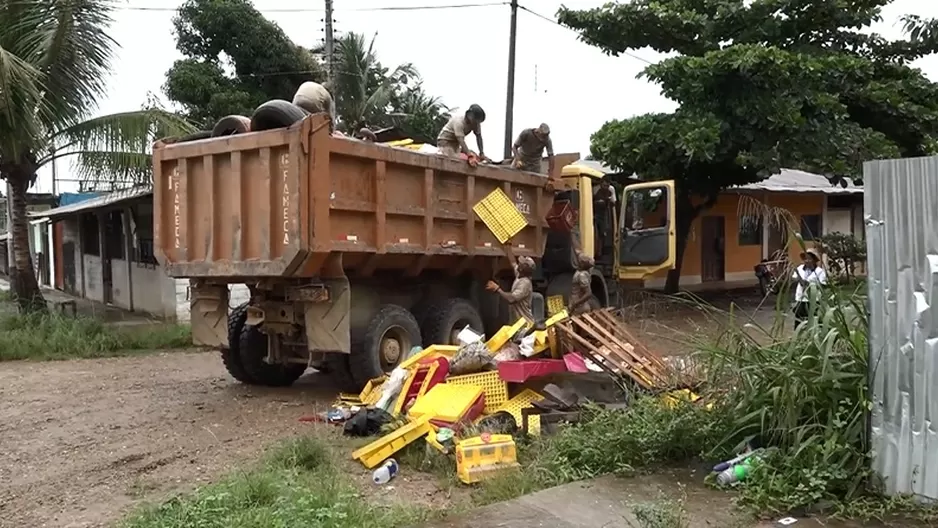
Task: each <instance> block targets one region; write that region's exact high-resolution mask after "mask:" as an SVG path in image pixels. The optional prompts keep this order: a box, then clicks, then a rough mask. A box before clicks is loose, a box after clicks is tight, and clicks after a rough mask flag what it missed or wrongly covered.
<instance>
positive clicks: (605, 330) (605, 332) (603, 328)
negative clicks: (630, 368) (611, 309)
mask: <svg viewBox="0 0 938 528" xmlns="http://www.w3.org/2000/svg"><path fill="white" fill-rule="evenodd" d="M590 315H591V314H588V313H586V314H583V315H580V316H578V317H577V319H580V320H583V321H587V322H589V324H590V325H592V326H593V327H595V328H596V330H597V331H598V332H599V333H600V334H601V335H600V336H595V337H596V338H597V339H600V340H608V341H612V342H613V343H615V344H616V345H617V346H618V347H619V348H620V349H621V350H622V351H623V352H625V353H626V354H628V355H629V356H631V357H632V359H633V360H634V361H637V362H638V363H639V364H641V365H644V366H646V367H647V368H648V370H649V371H651V372H652V373H653V375H654V377H656V378H660V379H664V378H665V376H663V374H662V373H661V372H659V371H658V369H656V368H654V366H656V365H654V362H653V361H652V360H650V359H647V358H645V357H643V356H642V355H641V354H639V353H636V352H635V345H632V343H628V345H629V346H626V342H624V341H623V340H622V339H620V338H619V337H618V336H616V335H615V334H614V333H613V332H612V331H610V329H609V326H612V327H613V328H616V329H619V328H620V325H618V324H617V322H616V321H615V320H612V321H608V320H607V324H602V323H601V322H597V321H595V320H593V319H592V318H591V317H590ZM604 338H605V339H604ZM630 348H631V351H630V350H629V349H630ZM660 366H663V365H660Z"/></svg>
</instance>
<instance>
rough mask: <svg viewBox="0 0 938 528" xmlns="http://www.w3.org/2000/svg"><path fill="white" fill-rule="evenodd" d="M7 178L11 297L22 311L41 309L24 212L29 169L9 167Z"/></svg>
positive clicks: (29, 311)
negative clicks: (11, 256) (11, 255)
mask: <svg viewBox="0 0 938 528" xmlns="http://www.w3.org/2000/svg"><path fill="white" fill-rule="evenodd" d="M7 178H9V183H10V247H11V249H10V251H11V252H12V253H13V267H12V268H11V269H10V283H11V289H12V291H13V297H14V298H15V299H16V303H17V305H19V309H20V312H21V313H31V312H44V311H46V309H47V306H46V301H45V299H43V298H42V291H41V290H40V289H39V282H38V281H37V280H36V274H35V270H33V263H32V258H31V256H30V253H29V218H28V217H27V216H26V191H27V189H28V188H29V181H30V177H29V171H24V170H15V171H11V173H9V174H7Z"/></svg>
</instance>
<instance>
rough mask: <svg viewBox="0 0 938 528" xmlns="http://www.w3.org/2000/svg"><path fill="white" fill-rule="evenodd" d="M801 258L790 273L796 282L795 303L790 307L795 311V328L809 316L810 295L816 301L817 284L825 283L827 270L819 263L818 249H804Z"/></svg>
mask: <svg viewBox="0 0 938 528" xmlns="http://www.w3.org/2000/svg"><path fill="white" fill-rule="evenodd" d="M801 260H802V261H803V262H802V264H801V265H800V266H798V267H797V268H795V271H794V273H792V274H791V278H792V279H794V280H795V281H796V282H797V284H798V286H797V287H796V288H795V304H794V306H793V307H792V311H794V312H795V330H797V329H798V327H799V326H800V325H801V323H803V322H805V321H807V320H808V317H809V316H810V310H809V308H810V307H811V301H812V299H811V297H812V296H814V302H817V294H818V290H819V286H820V285H824V284H827V272H826V271H824V268H823V267H821V265H820V264H821V254H820V253H819V252H818V250H816V249H814V248H808V249H806V250H805V252H804V253H802V254H801Z"/></svg>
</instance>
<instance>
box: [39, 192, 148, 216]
mask: <svg viewBox="0 0 938 528" xmlns="http://www.w3.org/2000/svg"><path fill="white" fill-rule="evenodd" d="M149 194H153V187H151V186H149V185H148V186H145V187H133V188H131V189H121V190H120V191H115V192H112V193H108V194H104V195H101V196H98V197H96V198H91V199H89V200H83V201H81V202H78V203H73V204H69V205H63V206H62V207H56V208H54V209H49V210H47V211H39V212H35V213H29V217H30V218H51V217H54V216H64V215H69V214H75V213H80V212H83V211H90V210H92V209H98V208H100V207H105V206H108V205H115V204H118V203H121V202H125V201H127V200H133V199H134V198H142V197H144V196H147V195H149Z"/></svg>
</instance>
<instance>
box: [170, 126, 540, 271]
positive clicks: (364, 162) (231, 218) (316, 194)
mask: <svg viewBox="0 0 938 528" xmlns="http://www.w3.org/2000/svg"><path fill="white" fill-rule="evenodd" d="M153 168H154V170H153V175H154V176H153V177H154V188H155V194H154V214H155V218H154V230H155V243H156V249H157V255H158V258H159V260H160V262H161V263H162V265H163V266H164V267H165V269H166V270H167V272H168V273H169V274H170V275H171V276H173V277H193V278H197V277H217V278H222V277H231V278H238V277H315V276H317V275H318V274H319V271H320V269H321V268H322V266H323V264H324V263H325V262H326V260H327V257H329V255H330V254H335V253H340V254H341V255H342V264H343V267H344V269H345V270H346V271H350V270H355V271H357V272H358V273H361V274H371V273H373V272H375V271H378V270H400V271H407V272H409V274H412V275H416V274H419V273H420V272H422V271H423V270H426V269H443V268H447V269H463V270H466V269H468V268H469V267H470V266H476V265H479V264H482V262H481V261H484V260H490V259H492V258H496V257H500V256H501V255H502V250H501V249H500V247H499V244H498V241H497V240H496V239H495V237H494V236H493V235H492V233H490V232H489V230H488V229H487V228H486V227H485V225H484V224H483V223H482V222H481V221H480V220H479V218H478V217H477V216H476V215H475V213H474V212H473V211H472V207H473V205H475V204H476V203H477V202H478V201H479V200H481V199H482V198H484V197H485V196H486V195H487V194H488V193H489V192H491V191H492V190H494V189H496V188H502V189H504V190H505V191H506V193H507V194H508V196H510V197H511V199H512V200H513V201H514V202H515V203H516V204H517V206H518V209H519V210H520V211H521V212H522V213H523V214H524V215H525V217H526V218H527V220H528V226H527V227H526V228H525V229H524V230H523V231H522V232H521V233H519V234H518V235H517V236H516V237H515V238H514V239H513V241H512V242H513V245H514V248H515V253H516V254H517V255H519V256H520V255H530V256H535V257H538V256H540V255H541V254H542V252H543V249H544V245H545V242H546V234H547V226H546V223H545V221H544V220H543V219H544V217H545V215H546V214H547V211H548V209H549V208H550V206H551V200H552V194H551V193H550V192H549V191H547V190H545V189H544V183H545V178H544V177H539V176H536V175H533V174H528V173H522V172H519V171H514V170H510V169H505V168H500V167H494V166H489V167H487V166H479V167H476V168H472V167H470V166H469V165H468V164H467V163H466V162H464V161H461V160H457V159H451V158H445V157H442V156H438V155H428V154H421V153H416V152H412V151H409V150H406V149H400V148H392V147H387V146H383V145H376V144H369V143H364V142H361V141H357V140H353V139H347V138H339V137H333V136H331V135H330V134H329V130H328V126H326V121H325V119H324V118H323V117H321V116H311V117H309V118H307V119H305V120H304V121H302V122H300V123H297V124H296V125H294V126H292V127H290V128H286V129H280V130H272V131H266V132H256V133H250V134H243V135H237V136H228V137H224V138H214V139H206V140H201V141H193V142H187V143H177V144H171V145H160V144H158V145H157V146H156V147H154V152H153ZM489 269H491V268H489Z"/></svg>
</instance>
